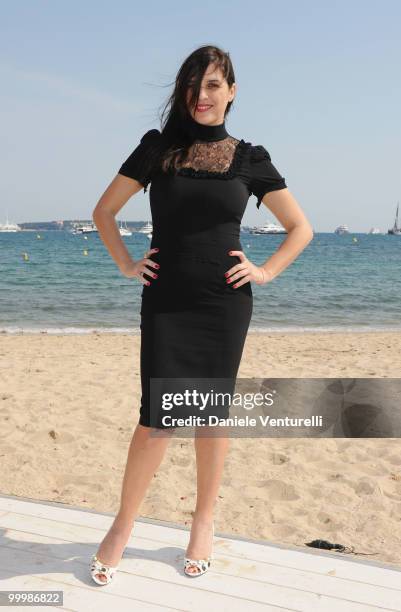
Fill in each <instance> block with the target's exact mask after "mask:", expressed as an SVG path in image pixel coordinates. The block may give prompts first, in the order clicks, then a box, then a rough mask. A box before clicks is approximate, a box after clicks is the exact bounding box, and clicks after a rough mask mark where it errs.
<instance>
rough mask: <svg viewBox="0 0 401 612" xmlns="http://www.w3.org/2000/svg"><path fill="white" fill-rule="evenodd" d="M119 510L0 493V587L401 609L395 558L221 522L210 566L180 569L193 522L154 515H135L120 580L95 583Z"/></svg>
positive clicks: (156, 600) (132, 606) (242, 604)
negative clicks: (97, 562)
mask: <svg viewBox="0 0 401 612" xmlns="http://www.w3.org/2000/svg"><path fill="white" fill-rule="evenodd" d="M112 520H113V517H112V516H111V515H109V514H104V513H98V512H92V511H89V510H85V509H83V510H82V509H80V508H71V507H70V506H67V505H65V504H58V503H54V502H41V501H35V500H27V499H25V498H17V497H12V496H5V495H4V496H1V495H0V590H3V591H4V590H62V591H63V593H64V604H63V606H62V609H65V610H83V611H85V612H88V611H91V610H96V611H102V610H107V612H109V611H110V610H114V612H120V611H122V610H130V611H136V610H138V611H141V612H142V611H145V610H158V611H161V610H189V611H191V612H192V611H197V610H203V611H205V610H207V611H208V612H214V611H215V610H219V611H220V610H227V611H230V612H234V611H241V612H247V611H248V610H249V611H253V610H255V611H256V610H258V611H262V610H264V611H265V612H269V611H270V610H271V611H279V610H281V611H283V610H303V611H306V612H312V611H314V610H321V611H324V612H348V611H350V612H351V611H352V612H362V611H363V612H368V611H370V610H399V611H401V569H398V568H397V567H392V566H386V565H384V564H379V563H374V562H372V561H365V560H364V561H362V560H359V559H355V558H354V559H351V558H349V557H347V556H344V555H341V554H339V553H331V552H322V551H318V550H316V549H308V548H307V547H306V550H304V549H297V548H289V547H285V546H277V545H275V544H270V543H268V542H264V541H250V540H247V539H245V538H233V537H226V536H224V534H219V531H218V529H217V526H216V534H215V539H214V551H213V554H214V557H215V558H214V559H213V560H212V565H211V567H210V569H209V571H208V572H207V573H206V574H205V575H203V576H200V577H198V578H189V577H187V576H185V575H184V574H183V572H182V561H183V556H184V553H185V548H186V545H187V542H188V536H189V533H188V530H187V529H183V528H181V527H180V526H179V525H176V524H172V523H164V522H162V521H153V520H150V519H138V520H137V521H136V522H135V526H134V529H133V535H132V537H131V540H130V541H129V543H128V545H127V548H126V550H125V553H124V557H123V560H122V561H121V566H120V570H119V571H118V572H117V574H116V576H115V578H114V581H113V583H112V584H110V585H106V586H97V585H96V584H95V583H94V582H93V581H92V580H91V577H90V574H89V559H90V556H91V554H92V553H94V552H95V551H96V550H97V547H98V544H99V542H100V541H101V540H102V538H103V536H104V534H105V532H106V531H107V529H108V527H109V525H110V524H111V523H112ZM7 609H13V608H7ZM30 609H34V610H39V609H40V610H44V609H50V606H49V607H37V606H35V607H32V608H30Z"/></svg>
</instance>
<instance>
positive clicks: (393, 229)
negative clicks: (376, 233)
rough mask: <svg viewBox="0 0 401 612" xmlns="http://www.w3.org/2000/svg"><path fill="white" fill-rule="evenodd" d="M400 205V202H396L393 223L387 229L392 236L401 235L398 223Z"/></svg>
mask: <svg viewBox="0 0 401 612" xmlns="http://www.w3.org/2000/svg"><path fill="white" fill-rule="evenodd" d="M399 207H400V203H399V202H397V210H396V213H395V220H394V225H393V227H391V228H390V229H389V230H388V232H387V233H388V234H392V235H393V236H401V227H400V226H399V225H398V209H399Z"/></svg>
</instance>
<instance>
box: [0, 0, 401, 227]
mask: <svg viewBox="0 0 401 612" xmlns="http://www.w3.org/2000/svg"><path fill="white" fill-rule="evenodd" d="M400 23H401V2H399V1H398V0H381V1H379V0H376V1H371V0H368V1H366V0H365V1H363V2H362V1H360V0H349V1H348V2H345V1H343V0H337V1H335V2H328V1H323V2H322V1H315V0H313V1H312V0H309V1H303V0H301V1H296V0H284V1H283V0H281V1H280V2H276V1H275V2H270V1H266V0H264V1H258V0H256V1H254V2H251V3H244V2H243V1H237V0H230V1H227V0H224V1H221V2H219V3H217V2H212V1H210V0H206V1H203V2H202V3H191V2H186V3H184V2H168V3H167V2H160V1H158V2H156V1H154V0H150V1H147V2H144V3H136V2H128V1H121V0H114V1H113V2H111V1H110V2H104V1H103V2H102V1H96V2H94V1H93V0H86V1H85V2H82V1H81V2H78V1H77V0H70V1H69V2H54V1H47V2H45V1H38V0H36V1H35V2H32V1H30V2H28V1H26V2H22V1H17V0H15V1H12V2H11V1H9V2H5V1H4V0H3V2H1V6H0V24H1V25H0V49H1V51H0V75H1V83H2V91H3V95H2V108H1V139H0V156H1V164H2V169H3V172H2V181H1V186H0V189H1V191H0V198H1V205H0V222H4V221H5V215H6V212H7V211H8V216H9V218H10V221H14V222H17V223H18V222H24V221H39V220H48V221H52V220H56V219H71V218H89V217H90V216H91V213H92V210H93V208H94V207H95V205H96V202H97V201H98V199H99V197H100V196H101V194H102V193H103V191H104V190H105V188H106V187H107V185H108V183H109V182H110V181H111V180H112V178H113V177H114V175H115V174H116V172H117V171H118V168H119V167H120V165H121V163H122V162H123V161H124V159H125V158H126V157H127V156H128V155H129V153H130V152H131V151H132V149H133V148H135V146H136V145H137V144H138V142H139V139H140V137H141V136H142V134H143V133H144V132H145V131H147V130H148V129H151V128H152V127H156V128H159V127H160V125H159V120H158V111H159V110H160V109H161V108H162V105H163V103H164V102H165V101H166V100H167V97H168V95H169V94H170V92H171V83H172V82H173V80H174V78H175V74H176V72H177V70H178V68H179V66H180V65H181V63H182V61H183V60H184V59H185V57H186V56H187V55H188V54H189V53H190V52H192V51H193V50H194V49H195V48H197V47H198V46H200V45H203V44H217V45H219V46H221V47H222V48H223V49H225V50H227V51H229V52H230V55H231V58H232V61H233V64H234V69H235V74H236V82H237V96H236V100H235V103H234V105H233V107H232V111H231V113H230V116H229V117H228V118H227V122H226V125H227V129H228V131H229V133H230V134H232V135H233V136H235V137H237V138H243V139H244V140H246V141H249V142H252V143H253V144H262V145H264V146H265V147H266V148H267V149H268V151H269V152H270V155H271V158H272V161H273V163H274V164H275V165H276V167H277V168H278V169H279V171H280V172H281V174H282V175H283V176H285V178H286V181H287V185H288V187H289V189H290V190H291V192H292V193H293V195H294V196H295V197H296V199H297V200H298V202H299V204H300V205H301V207H302V208H303V210H304V211H305V213H306V215H307V217H308V219H309V220H310V221H311V223H312V226H313V227H314V229H315V231H333V230H334V228H335V227H336V226H337V225H339V224H340V223H346V224H347V225H348V226H349V228H350V229H351V231H368V230H369V229H370V227H372V226H378V227H380V228H381V229H382V230H387V228H388V227H390V226H392V224H393V220H394V213H395V207H396V204H397V200H400V201H401V147H400V143H401V121H400V111H399V109H400V108H401V81H400V78H399V74H400V60H401V34H400ZM148 197H149V196H148V193H146V194H144V193H143V191H141V192H139V193H138V194H137V195H136V196H134V197H133V198H131V199H130V200H129V201H128V203H127V204H126V205H125V207H124V208H123V209H122V211H121V212H120V214H119V216H118V218H119V219H127V220H142V219H148V218H150V207H149V199H148ZM272 219H273V216H272V214H271V213H270V211H268V210H267V209H266V207H265V206H264V205H263V204H262V205H261V207H260V209H259V210H258V209H257V208H256V198H255V197H254V196H251V198H250V199H249V202H248V206H247V210H246V212H245V215H244V219H243V223H244V224H251V225H253V224H261V223H264V222H265V221H266V220H272Z"/></svg>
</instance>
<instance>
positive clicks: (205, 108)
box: [196, 104, 212, 113]
mask: <svg viewBox="0 0 401 612" xmlns="http://www.w3.org/2000/svg"><path fill="white" fill-rule="evenodd" d="M209 108H212V104H208V105H203V104H202V105H199V106H197V107H196V111H197V112H198V113H204V112H205V111H208V110H209Z"/></svg>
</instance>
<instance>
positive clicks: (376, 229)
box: [368, 227, 383, 234]
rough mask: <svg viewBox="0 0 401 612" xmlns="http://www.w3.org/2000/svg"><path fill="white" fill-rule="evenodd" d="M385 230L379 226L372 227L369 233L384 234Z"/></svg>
mask: <svg viewBox="0 0 401 612" xmlns="http://www.w3.org/2000/svg"><path fill="white" fill-rule="evenodd" d="M382 233H383V232H382V231H381V230H380V229H379V228H378V227H372V228H371V229H370V230H369V231H368V234H382Z"/></svg>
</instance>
